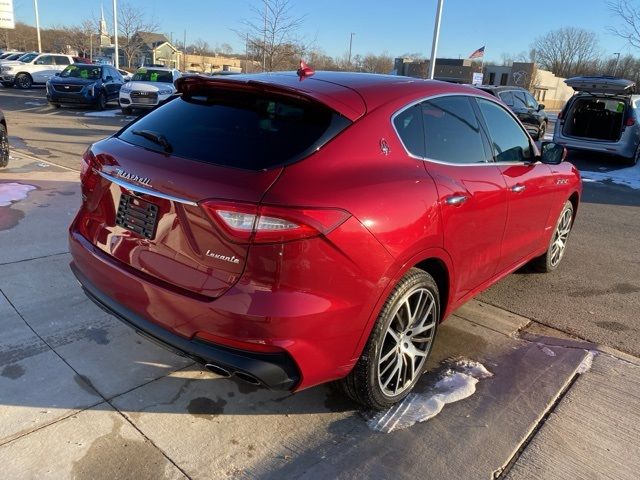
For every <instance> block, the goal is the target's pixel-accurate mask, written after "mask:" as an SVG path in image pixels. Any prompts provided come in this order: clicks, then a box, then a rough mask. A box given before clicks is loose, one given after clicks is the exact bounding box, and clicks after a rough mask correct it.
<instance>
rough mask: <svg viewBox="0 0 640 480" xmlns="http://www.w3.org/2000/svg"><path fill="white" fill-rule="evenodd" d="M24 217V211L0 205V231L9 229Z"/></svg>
mask: <svg viewBox="0 0 640 480" xmlns="http://www.w3.org/2000/svg"><path fill="white" fill-rule="evenodd" d="M23 218H24V212H23V211H22V210H18V209H15V208H9V207H0V231H2V230H11V229H12V228H13V227H15V226H16V225H18V224H19V223H20V220H22V219H23Z"/></svg>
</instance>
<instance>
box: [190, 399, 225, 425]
mask: <svg viewBox="0 0 640 480" xmlns="http://www.w3.org/2000/svg"><path fill="white" fill-rule="evenodd" d="M216 398H217V400H216V401H214V400H211V399H210V398H207V397H197V398H194V399H193V400H191V401H190V402H189V405H187V411H188V412H189V413H190V414H191V415H194V416H196V417H203V418H206V419H208V420H213V419H214V418H216V417H217V416H218V415H221V414H222V413H224V406H225V405H226V404H227V401H226V400H224V399H222V398H220V397H216Z"/></svg>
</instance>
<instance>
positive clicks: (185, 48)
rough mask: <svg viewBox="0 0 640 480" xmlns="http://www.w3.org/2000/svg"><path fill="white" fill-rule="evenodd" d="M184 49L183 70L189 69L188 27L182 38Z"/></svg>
mask: <svg viewBox="0 0 640 480" xmlns="http://www.w3.org/2000/svg"><path fill="white" fill-rule="evenodd" d="M182 42H183V43H182V49H183V50H184V52H183V54H182V71H183V72H184V71H186V70H187V29H186V28H185V29H184V37H183V39H182Z"/></svg>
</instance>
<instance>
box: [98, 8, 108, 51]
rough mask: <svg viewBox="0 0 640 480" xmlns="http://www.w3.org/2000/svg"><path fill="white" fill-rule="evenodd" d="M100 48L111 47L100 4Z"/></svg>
mask: <svg viewBox="0 0 640 480" xmlns="http://www.w3.org/2000/svg"><path fill="white" fill-rule="evenodd" d="M99 35H100V46H101V47H108V46H109V45H111V36H109V30H108V29H107V21H106V20H105V19H104V7H103V5H102V3H101V4H100V32H99Z"/></svg>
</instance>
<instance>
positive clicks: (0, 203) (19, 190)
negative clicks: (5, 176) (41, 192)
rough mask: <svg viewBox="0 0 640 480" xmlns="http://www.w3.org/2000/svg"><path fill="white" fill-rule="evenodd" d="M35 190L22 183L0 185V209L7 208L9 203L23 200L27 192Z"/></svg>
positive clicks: (31, 186)
mask: <svg viewBox="0 0 640 480" xmlns="http://www.w3.org/2000/svg"><path fill="white" fill-rule="evenodd" d="M35 189H36V187H34V186H33V185H23V184H22V183H0V207H7V206H9V205H11V202H18V201H20V200H24V199H25V198H27V195H28V194H29V192H30V191H31V190H35Z"/></svg>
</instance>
